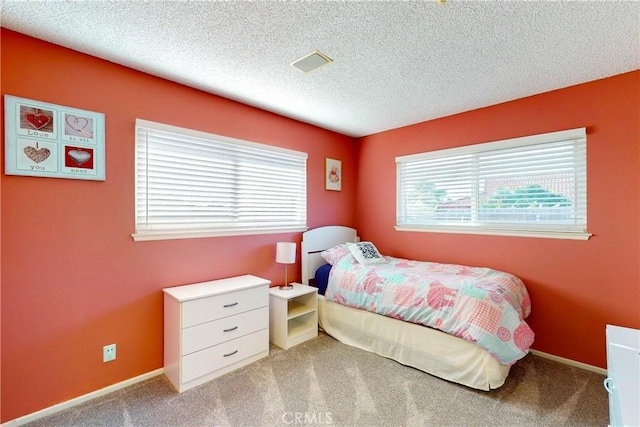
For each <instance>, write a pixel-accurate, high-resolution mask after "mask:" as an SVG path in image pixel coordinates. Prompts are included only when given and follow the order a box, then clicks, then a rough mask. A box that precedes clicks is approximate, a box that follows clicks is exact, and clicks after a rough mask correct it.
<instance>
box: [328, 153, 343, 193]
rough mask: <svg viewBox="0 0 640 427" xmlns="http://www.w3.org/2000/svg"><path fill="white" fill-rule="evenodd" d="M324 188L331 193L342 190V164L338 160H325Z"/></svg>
mask: <svg viewBox="0 0 640 427" xmlns="http://www.w3.org/2000/svg"><path fill="white" fill-rule="evenodd" d="M324 188H325V190H332V191H341V190H342V162H341V161H340V160H335V159H329V158H326V159H325V167H324Z"/></svg>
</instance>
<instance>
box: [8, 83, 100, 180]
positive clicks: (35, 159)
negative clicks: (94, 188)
mask: <svg viewBox="0 0 640 427" xmlns="http://www.w3.org/2000/svg"><path fill="white" fill-rule="evenodd" d="M4 112H5V121H4V123H5V132H4V134H5V174H7V175H27V176H37V177H46V178H69V179H85V180H93V181H104V180H105V179H106V178H105V177H106V174H105V151H104V150H105V147H104V114H102V113H96V112H94V111H87V110H79V109H77V108H71V107H65V106H62V105H56V104H50V103H47V102H40V101H34V100H32V99H25V98H18V97H15V96H11V95H5V96H4Z"/></svg>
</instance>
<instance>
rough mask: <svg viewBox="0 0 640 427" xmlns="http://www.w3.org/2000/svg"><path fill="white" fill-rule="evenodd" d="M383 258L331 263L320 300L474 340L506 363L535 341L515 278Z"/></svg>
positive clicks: (345, 258)
mask: <svg viewBox="0 0 640 427" xmlns="http://www.w3.org/2000/svg"><path fill="white" fill-rule="evenodd" d="M385 258H386V260H387V262H385V263H378V264H371V265H362V264H360V263H358V262H357V261H356V260H355V259H354V257H353V256H351V255H350V254H348V253H345V254H344V256H342V257H341V258H340V259H339V260H337V259H336V260H335V261H336V262H334V263H333V267H332V268H331V272H330V274H329V284H328V286H327V291H326V293H325V298H326V299H327V300H329V301H333V302H336V303H339V304H343V305H347V306H350V307H355V308H359V309H364V310H368V311H371V312H374V313H378V314H381V315H384V316H389V317H393V318H396V319H400V320H403V321H407V322H413V323H417V324H421V325H424V326H428V327H431V328H435V329H439V330H441V331H444V332H447V333H449V334H453V335H455V336H457V337H460V338H464V339H467V340H470V341H474V342H476V343H477V344H478V345H479V346H481V347H482V348H484V349H486V350H487V351H488V352H489V353H491V354H492V355H493V356H494V357H496V358H497V359H498V360H499V361H500V363H502V364H505V365H510V364H512V363H514V362H515V361H516V360H518V359H520V358H522V357H524V356H525V355H526V354H527V352H528V349H529V347H530V346H531V344H532V343H533V340H534V333H533V331H532V330H531V328H530V327H529V325H527V323H526V322H525V321H524V318H526V317H527V316H528V315H529V313H530V312H531V301H530V299H529V294H528V292H527V289H526V287H525V285H524V283H523V282H522V280H520V279H519V278H518V277H516V276H514V275H512V274H509V273H504V272H501V271H497V270H492V269H489V268H480V267H467V266H462V265H453V264H439V263H432V262H423V261H412V260H406V259H401V258H394V257H388V256H387V257H385Z"/></svg>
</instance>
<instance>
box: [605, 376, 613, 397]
mask: <svg viewBox="0 0 640 427" xmlns="http://www.w3.org/2000/svg"><path fill="white" fill-rule="evenodd" d="M604 388H605V390H607V392H608V393H609V394H613V392H614V390H615V388H616V387H615V385H614V383H613V378H607V379H605V380H604Z"/></svg>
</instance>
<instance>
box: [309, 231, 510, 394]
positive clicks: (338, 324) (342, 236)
mask: <svg viewBox="0 0 640 427" xmlns="http://www.w3.org/2000/svg"><path fill="white" fill-rule="evenodd" d="M358 241H359V238H358V236H357V234H356V230H355V229H353V228H350V227H344V226H327V227H319V228H315V229H313V230H309V231H306V232H304V233H302V246H301V247H302V251H301V252H302V282H303V284H309V283H310V280H311V279H313V278H314V277H315V272H316V270H317V269H318V267H320V266H321V265H323V264H326V261H325V260H324V259H323V258H322V257H321V256H320V253H321V252H322V251H323V250H325V249H329V248H331V247H333V246H335V245H337V244H340V243H345V242H358ZM318 320H319V326H320V327H321V328H322V329H323V330H324V331H325V332H326V333H327V334H329V335H331V336H332V337H334V338H335V339H337V340H338V341H340V342H342V343H344V344H348V345H350V346H353V347H357V348H360V349H363V350H367V351H370V352H373V353H376V354H379V355H381V356H384V357H387V358H389V359H392V360H395V361H397V362H400V363H402V364H403V365H407V366H411V367H414V368H417V369H420V370H422V371H424V372H427V373H429V374H431V375H435V376H437V377H440V378H444V379H446V380H448V381H452V382H456V383H459V384H463V385H466V386H467V387H472V388H476V389H480V390H491V389H495V388H498V387H500V386H502V385H503V384H504V382H505V380H506V378H507V376H508V375H509V370H510V366H509V365H502V364H501V363H500V362H498V360H497V359H496V358H495V357H493V356H492V355H491V354H490V353H489V352H488V351H486V350H485V349H483V348H482V347H480V346H478V345H477V344H475V343H473V342H471V341H467V340H465V339H463V338H459V337H456V336H454V335H449V334H447V333H445V332H442V331H439V330H436V329H432V328H427V327H425V326H421V325H416V324H413V323H408V322H403V321H401V320H398V319H394V318H391V317H384V316H381V315H379V314H376V313H372V312H369V311H366V310H359V309H355V308H352V307H347V306H344V305H341V304H336V303H334V302H331V301H327V300H325V298H324V296H319V297H318Z"/></svg>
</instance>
